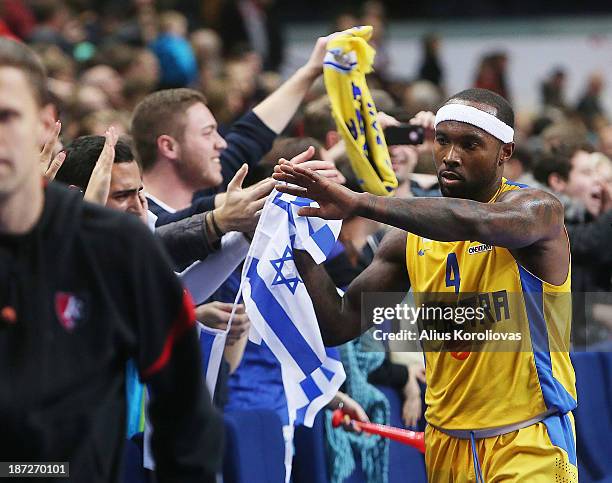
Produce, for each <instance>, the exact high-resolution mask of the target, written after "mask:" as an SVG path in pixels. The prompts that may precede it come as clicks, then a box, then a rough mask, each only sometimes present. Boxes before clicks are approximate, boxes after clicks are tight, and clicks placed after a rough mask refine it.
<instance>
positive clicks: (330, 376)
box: [321, 367, 336, 381]
mask: <svg viewBox="0 0 612 483" xmlns="http://www.w3.org/2000/svg"><path fill="white" fill-rule="evenodd" d="M321 372H323V374H324V375H325V377H327V380H328V381H331V380H332V379H333V378H334V376H335V375H336V373H335V372H333V371H330V370H329V369H326V368H325V367H321Z"/></svg>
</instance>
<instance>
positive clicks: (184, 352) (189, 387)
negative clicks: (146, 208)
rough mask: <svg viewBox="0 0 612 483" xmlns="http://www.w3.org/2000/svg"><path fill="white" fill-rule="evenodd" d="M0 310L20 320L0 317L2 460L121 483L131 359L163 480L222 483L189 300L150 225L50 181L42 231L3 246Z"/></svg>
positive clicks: (92, 481)
mask: <svg viewBox="0 0 612 483" xmlns="http://www.w3.org/2000/svg"><path fill="white" fill-rule="evenodd" d="M0 306H1V307H3V308H5V307H10V308H12V309H13V310H14V312H13V314H15V315H16V316H15V317H7V316H6V315H7V313H9V312H10V310H9V311H7V310H4V311H3V312H1V313H2V315H4V318H3V319H0V428H2V437H1V438H0V455H1V457H2V460H3V461H11V460H12V461H68V462H70V475H71V477H70V481H73V482H87V483H98V482H100V483H102V482H104V483H108V482H116V481H118V475H119V474H120V468H121V455H122V448H123V441H124V437H125V427H124V426H125V419H126V401H125V366H126V361H127V360H128V359H130V358H133V359H134V360H135V361H136V363H137V365H138V368H139V371H140V376H141V379H142V380H143V381H144V382H146V383H147V384H148V385H149V388H150V392H151V396H152V400H151V404H150V406H149V412H150V419H151V421H152V424H153V428H154V432H153V441H152V447H153V453H154V456H155V458H156V462H157V468H158V479H159V481H160V482H178V481H180V482H192V481H193V482H196V481H197V482H202V481H214V480H213V478H214V472H215V471H216V470H217V469H218V467H219V463H220V457H221V454H220V453H221V448H222V447H223V445H222V443H221V441H220V439H221V422H220V419H219V417H218V416H217V415H216V414H215V413H214V411H213V409H212V408H211V404H210V398H209V396H208V394H207V393H206V389H205V388H204V387H203V385H202V377H201V369H200V367H201V362H200V352H199V346H198V341H197V334H196V329H195V326H194V318H193V308H192V304H191V301H190V298H189V295H188V294H187V293H186V292H185V291H184V290H183V289H182V286H181V284H180V282H179V281H178V279H177V277H176V276H175V275H174V274H173V272H172V270H171V269H170V267H169V264H168V259H167V256H166V255H165V253H164V252H163V251H162V250H161V249H160V247H159V246H158V244H157V243H156V242H155V241H154V239H153V237H152V235H151V233H150V232H149V231H148V229H147V228H146V227H145V226H144V224H142V223H141V222H139V221H138V220H137V219H136V218H135V217H132V216H129V215H125V214H122V213H117V212H114V211H111V210H107V209H105V208H101V207H98V206H95V205H92V204H89V203H85V202H83V201H82V200H81V199H80V195H79V194H78V193H75V192H71V191H69V190H66V189H64V188H62V187H60V186H59V185H56V184H54V183H52V184H50V185H49V186H48V187H47V188H46V189H45V206H44V211H43V214H42V216H41V219H40V220H39V222H38V223H37V225H36V226H35V227H34V228H33V229H32V230H31V231H30V232H29V233H27V234H26V235H23V236H0ZM35 481H41V480H40V479H37V480H35ZM53 481H55V480H53Z"/></svg>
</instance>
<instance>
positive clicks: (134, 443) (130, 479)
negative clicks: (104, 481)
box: [122, 433, 150, 483]
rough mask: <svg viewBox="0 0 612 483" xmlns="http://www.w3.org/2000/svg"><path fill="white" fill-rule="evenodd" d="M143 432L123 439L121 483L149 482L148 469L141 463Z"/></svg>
mask: <svg viewBox="0 0 612 483" xmlns="http://www.w3.org/2000/svg"><path fill="white" fill-rule="evenodd" d="M142 445H143V434H142V433H137V434H135V435H134V436H133V437H132V438H131V439H127V440H126V441H125V447H124V448H123V474H122V481H123V483H149V481H150V477H149V471H147V470H145V469H144V466H143V465H142V464H143V463H142V451H143V449H142V448H143V446H142Z"/></svg>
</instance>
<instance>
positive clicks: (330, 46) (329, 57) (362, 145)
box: [323, 26, 397, 196]
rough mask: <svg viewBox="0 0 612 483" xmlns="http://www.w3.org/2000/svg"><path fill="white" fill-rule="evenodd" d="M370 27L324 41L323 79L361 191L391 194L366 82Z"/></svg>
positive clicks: (394, 184) (384, 146)
mask: <svg viewBox="0 0 612 483" xmlns="http://www.w3.org/2000/svg"><path fill="white" fill-rule="evenodd" d="M371 36H372V27H371V26H364V27H354V28H352V29H349V30H346V31H344V32H342V33H341V34H339V35H338V36H336V37H334V38H333V39H331V40H330V41H329V42H328V43H327V54H326V55H325V60H324V61H323V78H324V80H325V88H326V89H327V95H328V96H329V99H330V102H331V108H332V114H333V116H334V120H335V121H336V127H337V129H338V132H339V133H340V134H341V135H342V138H343V139H344V142H345V144H346V152H347V154H348V157H349V159H350V160H351V166H352V168H353V171H354V172H355V175H356V176H357V181H358V182H359V185H360V186H361V187H362V188H363V190H364V191H368V192H370V193H373V194H375V195H381V196H386V195H391V194H392V193H393V191H394V190H395V188H397V178H396V177H395V173H394V172H393V169H392V167H391V161H390V158H389V151H388V150H387V144H386V142H385V137H384V135H383V132H382V130H381V129H380V127H379V126H378V122H377V121H376V106H375V105H374V101H373V100H372V96H371V94H370V90H369V89H368V85H367V84H366V79H365V75H366V74H368V73H369V72H371V71H372V63H373V61H374V56H375V55H376V51H375V50H374V48H373V47H371V46H370V45H369V44H368V42H367V41H368V40H369V38H370V37H371Z"/></svg>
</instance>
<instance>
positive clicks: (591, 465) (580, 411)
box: [572, 352, 612, 482]
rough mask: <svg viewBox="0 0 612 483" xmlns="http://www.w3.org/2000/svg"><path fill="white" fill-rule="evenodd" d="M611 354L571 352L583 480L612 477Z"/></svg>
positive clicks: (579, 465)
mask: <svg viewBox="0 0 612 483" xmlns="http://www.w3.org/2000/svg"><path fill="white" fill-rule="evenodd" d="M610 357H611V355H610V354H608V353H605V354H603V353H597V352H577V353H575V354H572V362H573V364H574V370H575V371H576V389H577V392H578V407H577V408H576V410H575V411H574V416H575V418H576V446H577V453H578V467H579V475H580V481H587V482H588V481H593V482H599V481H602V480H604V479H606V478H610V477H612V445H610V434H612V417H611V415H610V413H611V410H610V403H609V391H610V389H609V386H608V384H607V383H609V381H610V379H608V380H606V369H604V368H605V367H606V366H607V368H608V369H607V370H609V368H610V367H611V366H612V363H611V362H610V360H609V358H610Z"/></svg>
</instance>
